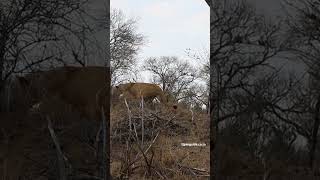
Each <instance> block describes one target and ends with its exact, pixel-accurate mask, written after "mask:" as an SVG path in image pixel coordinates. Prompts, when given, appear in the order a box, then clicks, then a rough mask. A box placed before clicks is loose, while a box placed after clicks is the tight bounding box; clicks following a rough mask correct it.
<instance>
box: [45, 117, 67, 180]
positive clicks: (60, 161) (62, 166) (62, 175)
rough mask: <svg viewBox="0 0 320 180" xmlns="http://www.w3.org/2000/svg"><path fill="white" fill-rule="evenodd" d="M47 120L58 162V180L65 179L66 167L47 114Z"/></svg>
mask: <svg viewBox="0 0 320 180" xmlns="http://www.w3.org/2000/svg"><path fill="white" fill-rule="evenodd" d="M47 121H48V129H49V132H50V135H51V138H52V140H53V143H54V145H55V147H56V151H57V158H58V164H59V167H58V168H59V179H60V180H67V175H66V172H65V171H66V167H65V163H64V160H63V153H62V151H61V148H60V144H59V141H58V138H57V137H56V135H55V133H54V130H53V128H52V124H51V120H50V118H49V117H48V116H47Z"/></svg>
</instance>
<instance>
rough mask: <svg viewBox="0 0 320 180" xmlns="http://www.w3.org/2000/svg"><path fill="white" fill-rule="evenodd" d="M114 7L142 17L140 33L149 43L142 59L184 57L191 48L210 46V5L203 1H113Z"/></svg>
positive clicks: (132, 15)
mask: <svg viewBox="0 0 320 180" xmlns="http://www.w3.org/2000/svg"><path fill="white" fill-rule="evenodd" d="M111 8H116V9H121V10H123V12H124V13H125V15H126V16H127V17H135V18H139V21H138V32H140V33H142V34H144V35H145V36H147V40H148V43H147V44H146V46H144V47H143V49H142V51H141V52H140V58H142V59H144V58H146V57H150V56H184V55H185V50H186V49H187V48H191V49H194V50H202V49H204V48H209V37H210V32H209V7H208V6H207V4H206V3H205V1H201V0H135V1H132V0H111Z"/></svg>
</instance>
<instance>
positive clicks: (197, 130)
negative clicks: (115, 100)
mask: <svg viewBox="0 0 320 180" xmlns="http://www.w3.org/2000/svg"><path fill="white" fill-rule="evenodd" d="M129 109H130V112H131V114H130V116H129V111H128V108H127V107H126V106H125V105H124V104H121V103H120V104H117V105H115V106H114V108H113V109H112V111H111V114H112V115H111V118H112V120H111V130H112V132H115V131H113V130H115V129H121V128H120V125H119V124H122V126H124V127H128V122H129V121H128V118H130V117H131V118H132V122H135V123H136V127H141V119H143V120H144V125H145V136H146V137H148V136H150V137H149V138H148V139H147V141H145V142H144V145H141V141H140V140H137V139H135V140H131V141H130V140H129V139H128V137H127V144H126V143H120V142H122V141H113V142H112V144H111V147H112V148H111V159H112V163H111V173H112V176H113V177H117V178H119V179H121V178H123V179H125V178H128V177H130V179H143V178H144V179H208V176H205V175H208V173H209V167H210V160H209V159H210V158H209V154H210V153H209V151H210V147H209V144H208V143H209V138H208V137H209V134H208V133H209V129H208V127H209V126H208V125H207V124H209V122H208V121H209V118H208V116H207V115H206V114H201V113H200V112H199V113H194V117H193V120H194V121H193V122H192V117H191V112H190V111H189V110H188V109H182V108H181V107H178V109H177V110H173V109H172V108H171V107H170V106H169V107H166V106H163V105H161V104H158V105H156V106H155V107H152V105H150V104H146V105H145V108H144V109H143V115H142V114H141V112H142V109H141V108H140V107H139V106H138V103H133V104H130V105H129ZM135 119H138V120H137V121H134V120H135ZM154 124H156V125H154ZM124 129H125V128H123V131H125V130H124ZM123 131H122V133H126V132H123ZM127 131H129V130H128V128H127ZM136 132H137V134H138V138H140V137H141V129H139V128H137V129H136ZM157 134H158V136H157ZM134 135H135V132H134V133H133V136H134ZM181 143H206V146H204V147H187V146H185V147H183V146H181ZM148 147H149V149H148ZM147 149H148V151H147V152H146V153H145V154H144V156H145V157H143V153H142V152H145V151H146V150H147ZM137 154H140V155H141V156H142V158H140V159H138V160H136V161H134V159H135V158H136V157H137ZM128 164H132V165H131V166H128ZM129 169H130V170H129Z"/></svg>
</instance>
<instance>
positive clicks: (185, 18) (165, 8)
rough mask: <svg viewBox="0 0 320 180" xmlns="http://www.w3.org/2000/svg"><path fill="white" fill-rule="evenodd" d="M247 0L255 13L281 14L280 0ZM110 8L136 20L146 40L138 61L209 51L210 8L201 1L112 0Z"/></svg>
mask: <svg viewBox="0 0 320 180" xmlns="http://www.w3.org/2000/svg"><path fill="white" fill-rule="evenodd" d="M248 1H249V2H250V3H252V4H253V5H254V6H255V7H256V9H257V11H258V13H262V14H264V15H266V16H269V17H273V18H276V19H278V18H277V16H281V15H282V11H281V6H280V1H279V0H268V1H266V0H248ZM111 8H116V9H120V10H122V11H123V12H124V14H125V15H126V16H127V17H128V18H132V17H133V18H138V19H139V20H138V32H139V33H142V34H144V35H145V36H146V37H147V40H148V43H147V44H146V45H145V46H143V48H142V50H141V51H140V53H139V58H138V59H139V60H140V61H141V60H144V59H146V58H147V57H150V56H156V57H157V56H178V57H181V58H186V53H185V50H186V49H187V48H191V49H192V50H194V51H196V52H198V51H203V50H204V49H209V37H210V31H209V30H210V25H209V13H210V9H209V7H208V5H207V4H206V3H205V1H204V0H134V1H133V0H111ZM145 75H146V74H143V76H145ZM149 80H150V79H149V78H143V79H142V81H149Z"/></svg>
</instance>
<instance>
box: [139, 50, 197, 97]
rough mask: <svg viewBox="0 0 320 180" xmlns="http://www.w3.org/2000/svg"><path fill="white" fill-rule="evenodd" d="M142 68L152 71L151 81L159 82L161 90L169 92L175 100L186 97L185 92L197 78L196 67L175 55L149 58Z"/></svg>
mask: <svg viewBox="0 0 320 180" xmlns="http://www.w3.org/2000/svg"><path fill="white" fill-rule="evenodd" d="M143 68H144V69H145V70H147V71H150V72H151V73H153V81H154V82H155V83H159V84H161V85H162V89H163V91H167V92H170V94H171V95H173V97H174V98H175V100H177V101H178V100H181V99H184V98H186V95H187V93H186V92H187V91H188V89H189V88H190V85H191V84H192V83H193V82H194V80H195V79H196V78H197V71H196V69H195V68H194V67H193V66H192V65H191V64H190V63H189V62H187V61H182V60H179V59H178V58H177V57H169V56H162V57H159V58H149V59H147V60H146V61H145V64H144V65H143Z"/></svg>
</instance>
